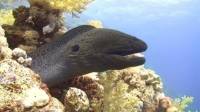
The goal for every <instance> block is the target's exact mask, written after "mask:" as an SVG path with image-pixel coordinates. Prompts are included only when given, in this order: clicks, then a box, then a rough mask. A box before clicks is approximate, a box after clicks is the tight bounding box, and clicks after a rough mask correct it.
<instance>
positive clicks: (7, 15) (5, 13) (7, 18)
mask: <svg viewBox="0 0 200 112" xmlns="http://www.w3.org/2000/svg"><path fill="white" fill-rule="evenodd" d="M0 17H1V18H0V25H2V24H8V25H12V24H13V23H14V21H15V19H14V17H13V13H12V10H6V9H1V10H0Z"/></svg>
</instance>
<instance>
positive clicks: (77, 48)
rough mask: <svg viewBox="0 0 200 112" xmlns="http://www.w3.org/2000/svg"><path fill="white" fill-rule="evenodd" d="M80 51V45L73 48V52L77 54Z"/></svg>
mask: <svg viewBox="0 0 200 112" xmlns="http://www.w3.org/2000/svg"><path fill="white" fill-rule="evenodd" d="M79 49H80V47H79V45H74V46H72V52H77V51H79Z"/></svg>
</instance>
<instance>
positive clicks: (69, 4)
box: [29, 0, 93, 14]
mask: <svg viewBox="0 0 200 112" xmlns="http://www.w3.org/2000/svg"><path fill="white" fill-rule="evenodd" d="M92 1H93V0H29V3H30V4H32V5H33V4H41V5H43V6H47V7H50V8H52V9H58V10H61V11H64V12H68V13H73V14H74V13H81V12H82V11H83V10H84V9H85V7H86V5H88V4H89V3H90V2H92Z"/></svg>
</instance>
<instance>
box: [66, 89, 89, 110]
mask: <svg viewBox="0 0 200 112" xmlns="http://www.w3.org/2000/svg"><path fill="white" fill-rule="evenodd" d="M64 105H65V108H66V112H88V110H89V99H88V97H87V95H86V93H85V92H84V91H82V90H80V89H77V88H69V90H67V91H66V92H65V94H64Z"/></svg>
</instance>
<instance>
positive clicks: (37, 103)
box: [0, 27, 64, 112]
mask: <svg viewBox="0 0 200 112" xmlns="http://www.w3.org/2000/svg"><path fill="white" fill-rule="evenodd" d="M0 38H5V37H4V30H3V29H2V28H1V27H0ZM1 40H4V39H1ZM5 40H6V38H5ZM0 47H1V51H2V50H4V51H6V52H1V53H0V55H1V57H3V56H4V57H3V58H1V60H0V112H23V111H27V110H29V111H33V112H35V111H37V112H44V111H46V110H48V111H49V110H52V111H56V112H64V106H63V105H62V104H61V103H60V102H59V101H58V100H56V99H55V98H53V97H51V95H50V94H49V93H48V91H46V90H45V89H43V88H42V84H43V83H42V82H41V79H40V77H39V75H38V74H36V73H34V72H33V71H32V70H31V69H29V68H27V67H26V66H29V65H30V63H31V59H30V58H28V56H27V54H26V52H25V51H24V50H22V49H19V48H15V49H14V50H13V51H12V50H11V49H10V48H8V43H7V42H6V41H1V45H0ZM8 51H9V52H8ZM5 56H6V57H5ZM20 59H23V60H24V61H23V62H21V61H20ZM58 107H59V108H58Z"/></svg>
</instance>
